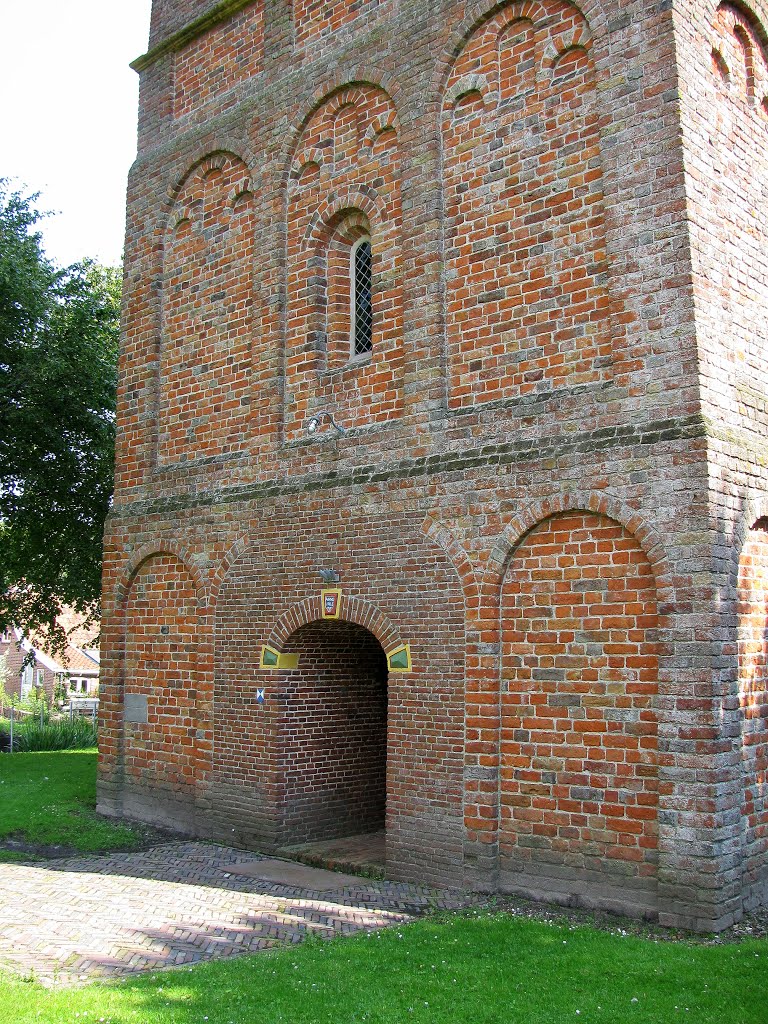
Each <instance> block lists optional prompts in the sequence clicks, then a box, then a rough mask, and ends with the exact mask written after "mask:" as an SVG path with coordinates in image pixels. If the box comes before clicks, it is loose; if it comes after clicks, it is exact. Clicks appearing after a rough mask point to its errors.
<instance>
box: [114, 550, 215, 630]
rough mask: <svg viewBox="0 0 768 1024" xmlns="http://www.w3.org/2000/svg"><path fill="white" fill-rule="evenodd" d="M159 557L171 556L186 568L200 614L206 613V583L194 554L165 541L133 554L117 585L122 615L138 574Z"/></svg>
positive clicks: (116, 595)
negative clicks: (148, 563) (149, 562)
mask: <svg viewBox="0 0 768 1024" xmlns="http://www.w3.org/2000/svg"><path fill="white" fill-rule="evenodd" d="M157 555H171V556H172V557H174V558H176V559H178V561H179V562H180V563H181V564H182V565H183V566H184V568H185V569H186V571H187V572H188V573H189V576H190V579H191V580H192V582H193V583H194V585H195V591H196V592H197V607H198V612H204V611H205V610H206V609H207V607H208V600H207V586H206V581H205V579H204V577H203V575H202V573H201V572H200V570H199V569H198V568H197V566H196V565H195V563H194V560H193V558H192V552H191V551H190V550H189V548H187V547H186V546H185V545H183V544H179V543H177V542H176V541H163V542H162V543H161V544H157V543H153V542H151V541H150V542H149V543H147V544H142V546H141V547H140V548H137V549H136V550H135V551H134V552H133V553H132V554H131V557H130V558H129V559H128V561H127V562H126V563H125V565H124V566H123V568H122V570H121V571H120V573H119V576H118V579H117V582H116V584H115V589H114V595H115V607H116V608H119V609H120V611H121V614H124V612H125V602H126V599H127V597H128V593H129V591H130V589H131V584H132V583H133V580H134V578H135V576H136V574H137V572H138V571H139V570H140V569H141V567H142V565H144V563H145V562H147V561H148V560H149V559H150V558H153V557H155V556H157Z"/></svg>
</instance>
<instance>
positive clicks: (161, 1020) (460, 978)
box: [0, 914, 768, 1024]
mask: <svg viewBox="0 0 768 1024" xmlns="http://www.w3.org/2000/svg"><path fill="white" fill-rule="evenodd" d="M0 1005H1V1006H2V1012H3V1014H5V1016H4V1017H3V1019H4V1020H8V1021H14V1024H32V1022H36V1024H38V1022H40V1021H41V1020H42V1021H45V1024H60V1022H61V1024H63V1022H65V1021H66V1022H67V1024H71V1022H73V1021H76V1020H77V1021H87V1022H100V1021H104V1022H112V1024H193V1022H194V1024H202V1022H205V1021H208V1024H280V1022H284V1024H353V1022H354V1024H357V1022H360V1021H369V1022H378V1024H408V1022H421V1024H443V1022H445V1024H448V1022H452V1024H465V1022H466V1024H562V1022H571V1021H574V1022H578V1024H582V1022H589V1024H609V1022H610V1024H614V1022H615V1024H619V1022H621V1024H625V1022H630V1024H651V1022H653V1024H669V1022H675V1021H680V1022H686V1024H764V1022H766V1021H768V942H764V941H750V942H745V943H742V944H739V945H724V946H704V945H692V944H690V945H689V944H687V943H672V942H653V941H650V940H648V939H639V938H633V937H622V936H620V935H613V934H609V933H606V932H600V931H596V930H594V929H592V928H589V927H586V926H585V927H578V928H570V927H560V926H554V925H547V924H543V923H539V922H536V921H527V920H522V919H515V918H513V917H510V916H508V915H504V914H481V915H473V916H470V917H467V916H458V917H451V918H449V917H441V918H439V919H427V920H424V921H421V922H419V923H418V924H415V925H411V926H409V927H407V928H400V929H392V930H389V931H385V932H378V933H375V934H373V935H358V936H355V937H353V938H345V939H336V940H334V941H332V942H326V943H324V942H320V941H316V942H311V943H308V944H305V945H303V946H300V947H297V948H291V949H285V950H281V951H280V952H276V953H270V954H264V953H262V954H258V955H256V956H249V957H243V958H240V959H237V960H231V961H219V962H218V963H211V964H206V965H201V966H198V967H194V968H192V969H188V968H186V969H180V970H173V971H165V972H160V973H154V974H151V975H145V976H143V977H141V978H139V979H137V980H132V981H129V982H125V983H118V984H112V985H108V986H104V985H98V986H87V987H85V988H81V989H75V990H71V989H69V990H61V991H46V990H43V989H42V988H40V987H39V986H38V985H37V984H35V983H33V982H27V983H24V982H19V981H7V982H6V983H5V984H4V985H2V986H0Z"/></svg>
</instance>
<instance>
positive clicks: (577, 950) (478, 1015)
mask: <svg viewBox="0 0 768 1024" xmlns="http://www.w3.org/2000/svg"><path fill="white" fill-rule="evenodd" d="M95 768H96V754H95V752H93V751H61V752H57V753H39V754H14V755H3V756H2V757H0V838H2V837H7V836H8V835H10V834H13V835H17V836H23V837H24V838H25V839H26V840H27V841H28V842H31V843H37V844H41V845H45V844H59V845H66V846H71V847H74V848H77V849H80V850H94V849H109V848H118V847H122V848H130V847H131V846H133V845H135V844H136V842H137V838H138V837H139V836H140V835H141V833H140V831H139V830H132V829H127V828H124V827H122V826H116V825H113V824H112V823H110V822H108V821H103V820H101V819H99V818H98V817H97V816H96V815H95V813H94V810H93V808H94V805H95ZM2 870H3V868H2V865H0V872H1V871H2ZM6 870H7V869H6ZM0 926H1V924H0ZM0 1021H2V1022H5V1021H8V1022H10V1021H13V1022H14V1024H32V1022H34V1024H41V1022H42V1024H65V1022H66V1024H73V1022H77V1024H101V1022H105V1024H106V1022H110V1024H203V1022H205V1021H208V1022H209V1024H281V1022H284V1024H358V1022H362V1021H368V1022H378V1024H409V1022H421V1024H448V1022H450V1024H562V1022H568V1024H569V1022H574V1024H586V1022H589V1024H614V1022H616V1024H625V1022H629V1024H669V1022H676V1021H680V1022H686V1024H768V941H764V940H759V941H750V942H744V943H740V944H730V945H703V944H698V943H685V942H656V941H652V940H651V939H644V938H638V937H634V936H627V935H623V934H621V932H620V929H619V926H618V924H617V926H616V929H615V933H611V932H606V931H600V930H597V929H594V928H591V927H588V926H586V925H585V926H578V927H576V926H572V925H555V924H548V923H543V922H538V921H529V920H525V919H522V918H515V917H513V916H510V915H506V914H501V913H480V912H478V913H474V914H464V915H456V916H448V915H441V916H440V917H435V918H428V919H426V920H423V921H420V922H419V923H417V924H415V925H411V926H409V927H407V928H399V929H396V928H395V929H390V930H387V931H383V932H376V933H373V934H370V935H365V934H363V935H358V936H355V937H353V938H347V939H337V940H334V941H332V942H321V941H310V942H308V943H305V944H304V945H302V946H300V947H291V948H288V949H283V950H280V951H275V952H272V953H268V954H264V953H262V954H259V955H257V956H250V957H242V958H239V959H236V960H229V961H219V962H217V963H210V964H205V965H199V966H196V967H194V968H191V969H189V968H184V969H179V970H174V971H165V972H161V973H154V974H149V975H143V976H141V977H139V978H137V979H134V980H131V981H128V982H123V983H113V984H110V985H87V986H85V987H83V988H79V989H61V990H58V989H54V990H52V991H50V990H47V989H44V988H42V987H41V986H40V985H38V984H37V983H36V982H35V981H34V979H33V978H31V979H28V980H24V981H22V980H19V979H18V978H15V977H11V976H2V977H0Z"/></svg>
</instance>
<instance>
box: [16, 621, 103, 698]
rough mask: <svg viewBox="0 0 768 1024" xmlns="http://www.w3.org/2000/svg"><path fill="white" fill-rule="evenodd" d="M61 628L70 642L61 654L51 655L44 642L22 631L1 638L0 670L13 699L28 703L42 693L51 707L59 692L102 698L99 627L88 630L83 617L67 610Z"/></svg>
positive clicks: (89, 627) (88, 627)
mask: <svg viewBox="0 0 768 1024" xmlns="http://www.w3.org/2000/svg"><path fill="white" fill-rule="evenodd" d="M60 624H61V625H62V626H63V627H64V629H65V630H66V631H67V635H68V637H69V640H70V642H69V643H68V644H67V646H66V648H65V649H64V650H63V651H61V652H58V651H57V652H55V653H49V652H47V651H46V650H45V649H44V644H43V642H42V640H41V639H39V638H36V637H33V638H32V640H31V641H30V640H27V639H25V638H24V637H23V636H22V634H21V631H20V630H18V629H13V630H8V632H7V633H5V634H4V635H2V636H0V669H3V668H4V670H5V680H4V687H5V692H6V693H7V694H8V695H9V696H12V697H13V696H17V697H19V698H20V699H21V700H25V699H26V698H27V697H29V696H30V695H31V694H32V693H33V691H34V690H38V691H40V692H44V693H45V695H46V697H47V698H48V701H49V703H50V702H53V700H54V698H55V696H56V693H57V689H58V692H59V693H60V694H61V695H65V694H70V693H72V694H78V695H80V696H88V697H95V696H97V695H98V692H99V648H98V642H97V638H98V627H97V626H96V627H94V626H93V625H91V626H84V625H83V624H82V617H81V616H78V615H77V614H76V613H75V612H73V611H72V610H71V609H66V610H65V612H64V614H63V615H62V617H61V619H60Z"/></svg>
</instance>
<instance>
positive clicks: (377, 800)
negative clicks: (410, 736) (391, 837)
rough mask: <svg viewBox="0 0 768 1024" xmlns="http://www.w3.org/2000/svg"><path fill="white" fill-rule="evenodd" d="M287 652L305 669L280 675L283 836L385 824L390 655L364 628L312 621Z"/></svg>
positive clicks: (302, 838)
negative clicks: (388, 660)
mask: <svg viewBox="0 0 768 1024" xmlns="http://www.w3.org/2000/svg"><path fill="white" fill-rule="evenodd" d="M285 650H286V651H289V652H290V653H292V654H298V655H299V657H300V661H299V667H298V669H295V670H293V671H290V672H283V673H282V674H281V680H280V706H281V715H280V742H279V750H280V756H281V759H282V772H281V775H282V778H283V785H284V790H283V792H284V802H283V808H284V815H283V827H284V830H283V835H284V842H285V843H287V844H290V843H306V842H314V841H318V840H324V839H337V838H340V837H342V836H350V835H357V834H360V833H366V832H376V831H378V830H380V829H383V828H384V821H385V811H386V790H387V779H386V775H387V772H386V768H387V660H386V656H385V654H384V651H383V650H382V648H381V645H380V644H379V642H378V640H377V639H376V638H375V637H374V636H373V635H372V634H371V633H369V632H368V630H366V629H364V628H363V627H361V626H357V625H355V624H354V623H349V622H336V621H333V620H325V621H319V622H312V623H309V624H308V625H306V626H303V627H302V628H301V629H299V630H297V631H296V633H294V635H293V636H292V637H291V638H290V640H289V641H288V643H287V644H286V645H285Z"/></svg>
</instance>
